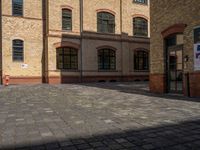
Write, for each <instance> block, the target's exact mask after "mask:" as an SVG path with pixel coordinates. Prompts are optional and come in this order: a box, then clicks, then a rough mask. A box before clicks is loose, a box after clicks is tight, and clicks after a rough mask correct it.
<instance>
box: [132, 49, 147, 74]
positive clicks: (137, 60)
mask: <svg viewBox="0 0 200 150" xmlns="http://www.w3.org/2000/svg"><path fill="white" fill-rule="evenodd" d="M140 53H142V57H141V54H140ZM145 55H146V57H145ZM133 57H134V61H133V62H134V65H133V67H134V71H136V72H148V71H149V67H150V65H149V52H148V51H147V50H145V49H138V50H135V51H134V54H133ZM141 62H142V67H141V64H140V63H141ZM145 66H146V69H145Z"/></svg>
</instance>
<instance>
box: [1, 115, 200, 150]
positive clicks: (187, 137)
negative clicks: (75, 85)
mask: <svg viewBox="0 0 200 150" xmlns="http://www.w3.org/2000/svg"><path fill="white" fill-rule="evenodd" d="M12 149H16V150H72V149H73V150H89V149H94V150H122V149H123V150H124V149H127V150H150V149H152V150H199V149H200V120H199V119H198V120H192V121H185V122H179V123H177V124H171V125H164V124H163V125H161V126H157V127H147V128H142V129H134V128H133V129H130V130H126V131H122V130H119V131H112V132H111V133H107V134H105V133H104V134H99V135H91V136H86V137H81V135H80V138H79V137H77V138H70V137H69V138H66V139H60V140H51V141H39V142H37V143H34V144H32V145H26V144H24V145H23V144H22V145H18V146H16V147H14V146H12V145H7V146H4V147H3V148H2V149H1V150H12Z"/></svg>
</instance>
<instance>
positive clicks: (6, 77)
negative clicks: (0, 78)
mask: <svg viewBox="0 0 200 150" xmlns="http://www.w3.org/2000/svg"><path fill="white" fill-rule="evenodd" d="M9 80H10V76H9V75H5V86H8V85H9Z"/></svg>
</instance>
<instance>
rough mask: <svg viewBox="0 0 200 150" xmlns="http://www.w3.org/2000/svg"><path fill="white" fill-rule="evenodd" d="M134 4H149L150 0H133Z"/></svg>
mask: <svg viewBox="0 0 200 150" xmlns="http://www.w3.org/2000/svg"><path fill="white" fill-rule="evenodd" d="M133 2H134V3H140V4H148V0H133Z"/></svg>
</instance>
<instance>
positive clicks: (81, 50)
mask: <svg viewBox="0 0 200 150" xmlns="http://www.w3.org/2000/svg"><path fill="white" fill-rule="evenodd" d="M79 2H80V81H81V82H83V0H80V1H79Z"/></svg>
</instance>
